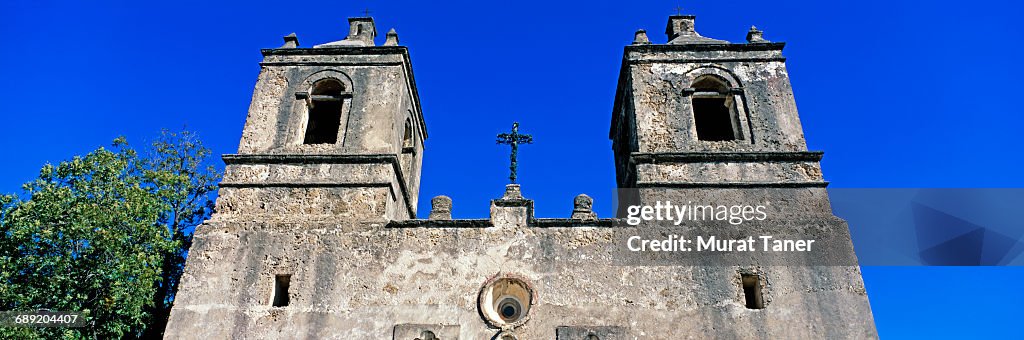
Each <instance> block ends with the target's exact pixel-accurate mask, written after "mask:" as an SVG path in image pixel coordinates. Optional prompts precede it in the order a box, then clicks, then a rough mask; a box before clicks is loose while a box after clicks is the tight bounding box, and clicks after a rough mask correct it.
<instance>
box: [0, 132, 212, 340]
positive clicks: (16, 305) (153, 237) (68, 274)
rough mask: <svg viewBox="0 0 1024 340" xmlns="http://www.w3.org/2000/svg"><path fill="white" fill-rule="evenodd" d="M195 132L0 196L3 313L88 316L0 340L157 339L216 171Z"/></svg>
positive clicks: (101, 156)
mask: <svg viewBox="0 0 1024 340" xmlns="http://www.w3.org/2000/svg"><path fill="white" fill-rule="evenodd" d="M209 155H210V150H209V149H207V148H205V147H204V146H203V144H202V142H201V141H200V140H199V138H198V137H197V136H196V134H195V133H193V132H190V131H181V132H177V133H174V132H169V131H167V130H164V131H163V132H162V133H161V135H160V136H159V138H157V139H156V140H155V141H154V142H153V143H152V144H151V145H150V148H148V149H147V150H146V151H145V152H143V155H139V154H137V153H136V152H135V151H134V150H132V149H131V148H129V147H128V146H127V143H126V142H125V140H124V139H123V138H118V139H117V140H115V142H114V148H113V150H107V149H105V148H99V149H97V150H95V151H93V152H91V153H89V154H88V155H86V156H84V157H75V158H74V159H72V160H70V161H65V162H61V163H60V164H59V165H57V166H51V165H46V166H44V167H43V169H42V170H41V171H40V176H39V178H38V179H37V180H35V181H32V182H30V183H27V184H25V185H24V187H23V189H24V190H25V197H24V198H19V197H17V196H13V195H6V196H4V195H0V310H19V311H24V310H34V309H38V308H48V309H51V310H60V311H82V312H86V313H88V317H87V319H88V320H89V321H90V322H91V326H89V327H85V328H77V329H75V328H64V329H58V328H50V329H30V328H7V329H0V338H12V337H14V338H55V337H64V338H124V337H128V338H134V337H140V336H141V337H146V338H150V337H160V336H161V335H162V333H163V329H164V326H165V325H166V323H167V317H168V315H169V311H170V308H171V305H172V304H173V301H174V296H175V293H176V291H177V285H178V280H179V279H180V277H181V273H182V269H183V267H184V262H185V256H186V255H187V254H188V249H189V247H190V246H191V244H192V230H194V228H195V226H196V225H198V224H199V223H202V221H203V220H205V219H206V218H208V217H209V215H210V213H211V212H212V205H213V200H212V197H211V196H212V195H211V194H212V193H213V192H214V190H216V182H217V181H218V180H219V178H220V175H219V174H218V173H217V171H216V170H215V169H214V168H213V167H212V166H208V165H206V158H207V157H208V156H209Z"/></svg>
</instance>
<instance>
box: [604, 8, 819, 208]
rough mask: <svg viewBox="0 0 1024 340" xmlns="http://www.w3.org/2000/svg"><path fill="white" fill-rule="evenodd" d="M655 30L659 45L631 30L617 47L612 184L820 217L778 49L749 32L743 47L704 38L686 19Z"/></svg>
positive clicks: (814, 170) (812, 170) (815, 178)
mask: <svg viewBox="0 0 1024 340" xmlns="http://www.w3.org/2000/svg"><path fill="white" fill-rule="evenodd" d="M665 33H666V35H667V36H668V37H667V39H668V40H667V42H666V43H664V44H652V43H651V42H650V40H649V39H648V37H647V33H646V32H645V31H643V30H640V31H637V32H636V34H635V35H634V37H635V38H634V41H633V43H632V44H631V45H628V46H626V47H625V52H624V55H623V58H622V67H621V71H620V75H619V82H618V87H617V91H616V97H615V104H614V109H613V113H612V125H611V132H610V136H609V137H610V138H611V139H612V141H613V149H614V152H615V165H616V178H617V183H618V187H619V188H621V189H626V188H629V189H632V188H637V189H639V191H638V192H639V193H640V195H641V196H642V197H643V196H649V195H647V194H649V193H652V192H665V191H672V192H676V193H682V194H684V195H686V196H687V197H693V198H701V197H708V196H714V197H713V199H714V200H718V201H723V200H724V201H730V200H743V199H748V198H752V197H768V199H769V200H774V201H776V202H790V203H799V204H811V205H812V206H813V207H814V208H815V212H816V213H820V214H825V213H828V214H829V215H830V211H829V210H828V206H827V204H828V203H827V196H825V191H824V188H825V186H826V185H827V182H825V181H824V180H823V178H822V174H821V169H820V166H819V161H820V160H821V157H822V153H821V152H818V151H808V150H807V145H806V142H805V141H804V134H803V129H802V127H801V125H800V117H799V115H798V114H797V109H796V103H795V101H794V99H793V90H792V87H791V86H790V82H789V75H788V73H787V71H786V64H785V61H786V59H785V57H783V56H782V49H783V47H784V46H785V44H784V43H775V42H769V41H767V40H764V38H763V37H762V33H761V31H759V30H757V29H756V28H754V27H751V30H750V32H749V33H748V34H747V42H746V43H737V44H733V43H730V42H728V41H724V40H717V39H712V38H708V37H704V36H702V35H700V34H699V33H697V31H696V29H695V17H694V16H692V15H674V16H670V17H669V21H668V25H667V27H666V30H665ZM776 198H784V199H776ZM798 201H799V202H798ZM684 202H685V201H684ZM620 210H621V206H620Z"/></svg>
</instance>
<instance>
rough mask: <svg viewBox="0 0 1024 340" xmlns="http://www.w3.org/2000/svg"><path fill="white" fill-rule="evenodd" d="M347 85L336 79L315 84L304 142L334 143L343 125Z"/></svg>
mask: <svg viewBox="0 0 1024 340" xmlns="http://www.w3.org/2000/svg"><path fill="white" fill-rule="evenodd" d="M344 92H345V86H344V85H342V84H341V82H340V81H338V80H336V79H324V80H321V81H318V82H316V83H315V84H313V91H312V93H311V95H310V98H309V99H310V100H309V121H308V122H307V123H306V135H305V138H304V139H303V141H302V143H303V144H334V143H337V142H338V129H339V127H340V126H341V108H342V94H343V93H344Z"/></svg>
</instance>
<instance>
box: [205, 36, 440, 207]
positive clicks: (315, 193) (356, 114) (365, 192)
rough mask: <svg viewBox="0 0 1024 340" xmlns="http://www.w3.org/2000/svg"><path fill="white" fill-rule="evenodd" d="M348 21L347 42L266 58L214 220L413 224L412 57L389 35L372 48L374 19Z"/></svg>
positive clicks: (420, 130)
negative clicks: (248, 218) (271, 218)
mask: <svg viewBox="0 0 1024 340" xmlns="http://www.w3.org/2000/svg"><path fill="white" fill-rule="evenodd" d="M348 21H349V30H348V36H347V37H346V38H345V39H343V40H339V41H335V42H329V43H325V44H321V45H316V46H313V47H312V48H303V47H300V45H299V41H298V38H297V37H296V36H295V35H294V34H291V35H289V36H286V37H285V38H284V40H285V43H284V45H283V46H281V47H279V48H274V49H264V50H262V53H263V56H264V59H263V62H262V63H260V68H261V69H260V75H259V80H258V81H257V83H256V88H255V90H254V92H253V96H252V104H251V106H250V107H249V115H248V118H247V119H246V123H245V128H244V130H243V133H242V140H241V143H240V145H239V147H238V153H237V154H233V155H225V156H224V162H225V163H226V165H227V167H226V171H225V177H224V181H223V182H222V183H221V191H220V197H219V198H218V200H217V212H218V214H224V215H243V216H266V215H273V216H277V217H281V218H287V217H289V216H290V217H296V216H298V217H301V218H309V217H311V216H312V217H325V218H353V219H358V220H378V219H387V220H404V219H409V218H415V217H416V202H417V198H418V195H419V183H420V164H421V163H422V158H423V141H424V140H425V139H426V137H427V132H426V127H425V125H424V123H423V114H422V112H421V109H420V103H419V95H418V94H417V91H416V82H415V80H414V78H413V74H412V66H411V63H410V60H409V51H408V49H406V48H405V47H404V46H399V45H398V34H397V33H395V31H394V30H391V31H390V32H388V33H387V37H386V41H385V42H384V44H383V46H376V45H375V41H374V40H375V38H376V36H377V29H376V27H375V25H374V22H373V18H370V17H356V18H350V19H349V20H348Z"/></svg>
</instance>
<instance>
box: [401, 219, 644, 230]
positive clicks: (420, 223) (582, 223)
mask: <svg viewBox="0 0 1024 340" xmlns="http://www.w3.org/2000/svg"><path fill="white" fill-rule="evenodd" d="M619 226H626V224H625V220H623V219H617V218H601V219H597V220H578V219H571V218H535V219H533V220H531V221H530V222H529V227H531V228H581V227H596V228H612V227H619ZM491 227H494V224H493V223H491V220H489V219H461V220H421V219H416V220H405V221H391V222H388V224H387V226H386V228H491Z"/></svg>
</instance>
